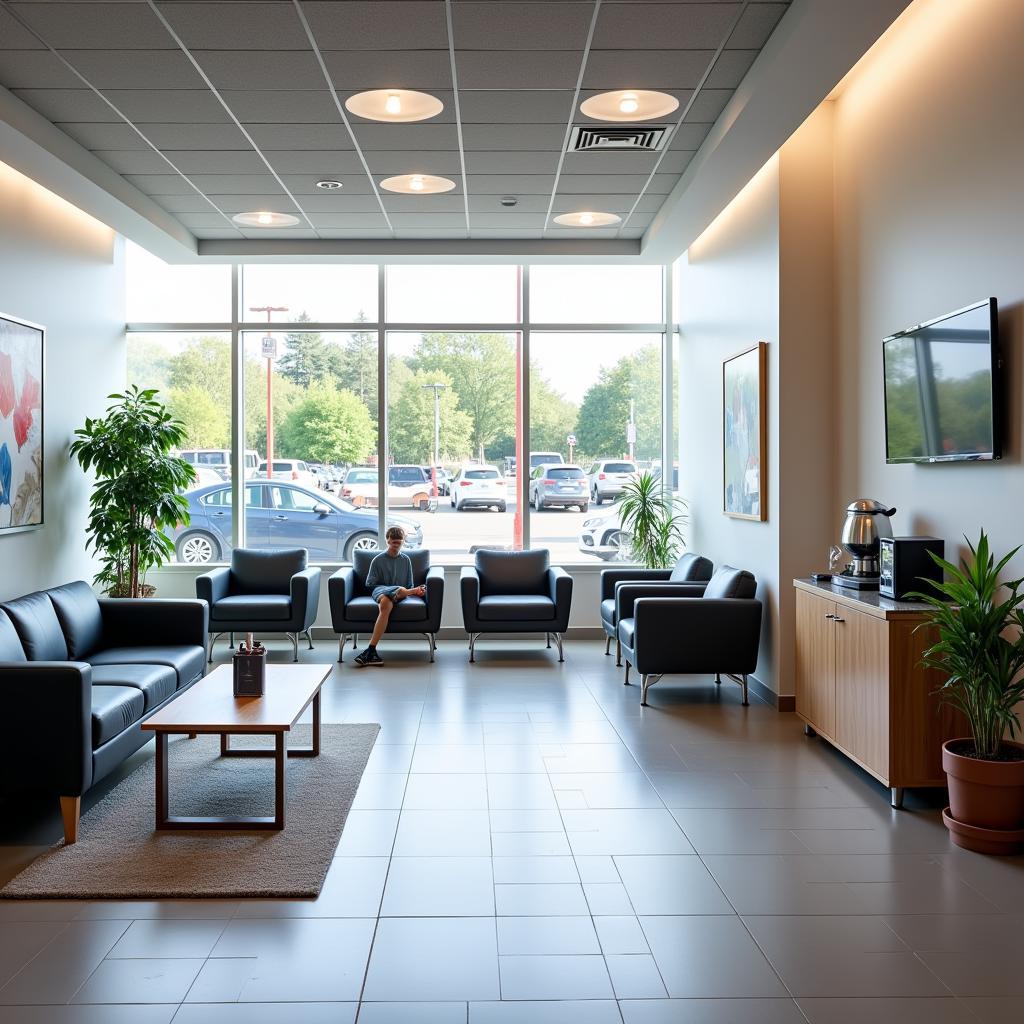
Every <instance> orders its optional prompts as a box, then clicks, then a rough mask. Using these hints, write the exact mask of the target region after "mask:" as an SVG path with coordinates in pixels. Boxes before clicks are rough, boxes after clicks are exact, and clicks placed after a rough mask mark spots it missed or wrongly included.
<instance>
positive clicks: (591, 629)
mask: <svg viewBox="0 0 1024 1024" xmlns="http://www.w3.org/2000/svg"><path fill="white" fill-rule="evenodd" d="M367 625H369V623H368V624H367ZM367 632H369V630H368V629H367ZM312 633H313V638H314V639H315V640H334V641H335V642H337V639H338V634H337V633H335V632H334V630H333V629H329V628H327V627H326V626H314V627H313V629H312ZM496 636H504V637H507V638H508V639H509V640H536V639H537V637H540V638H541V640H543V639H544V636H543V634H541V633H484V640H485V641H486V640H488V639H491V638H493V637H496ZM562 637H563V639H565V640H568V641H570V642H571V641H574V640H576V641H583V640H601V641H602V642H603V641H604V630H603V629H602V628H601V627H600V626H570V627H569V628H568V630H566V632H565V633H563V634H562ZM395 639H400V638H399V637H395ZM409 639H412V640H414V639H416V634H415V633H411V634H409ZM437 639H438V640H462V641H463V642H468V634H467V633H466V631H465V629H463V627H462V626H442V627H441V629H440V630H439V631H438V633H437Z"/></svg>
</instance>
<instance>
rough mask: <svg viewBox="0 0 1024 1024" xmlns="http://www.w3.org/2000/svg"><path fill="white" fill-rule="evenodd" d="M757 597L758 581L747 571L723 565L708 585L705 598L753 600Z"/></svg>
mask: <svg viewBox="0 0 1024 1024" xmlns="http://www.w3.org/2000/svg"><path fill="white" fill-rule="evenodd" d="M756 595H757V580H755V579H754V576H753V574H752V573H749V572H747V570H746V569H734V568H733V567H732V566H731V565H723V566H722V568H721V569H719V570H718V572H716V573H715V575H714V576H712V577H711V580H710V582H709V583H708V586H707V590H705V591H704V596H705V597H707V598H723V597H725V598H728V597H739V598H751V597H755V596H756Z"/></svg>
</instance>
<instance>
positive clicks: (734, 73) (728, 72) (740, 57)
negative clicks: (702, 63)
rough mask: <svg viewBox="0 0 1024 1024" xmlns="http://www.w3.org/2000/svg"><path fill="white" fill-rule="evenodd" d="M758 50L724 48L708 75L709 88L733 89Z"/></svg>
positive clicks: (748, 68)
mask: <svg viewBox="0 0 1024 1024" xmlns="http://www.w3.org/2000/svg"><path fill="white" fill-rule="evenodd" d="M759 52H760V51H759V50H724V51H723V52H722V55H721V56H720V57H719V58H718V61H717V62H716V63H715V67H714V70H712V72H711V74H710V75H708V88H709V89H735V88H736V86H738V85H739V84H740V82H742V81H743V76H744V75H745V74H746V73H747V72H748V71H749V70H750V65H751V64H753V63H754V60H755V58H756V57H757V55H758V53H759Z"/></svg>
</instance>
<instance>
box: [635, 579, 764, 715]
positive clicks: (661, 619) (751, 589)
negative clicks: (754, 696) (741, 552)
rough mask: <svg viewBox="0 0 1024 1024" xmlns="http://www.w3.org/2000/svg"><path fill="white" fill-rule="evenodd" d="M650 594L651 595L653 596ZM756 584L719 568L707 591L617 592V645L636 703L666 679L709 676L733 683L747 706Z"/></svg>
mask: <svg viewBox="0 0 1024 1024" xmlns="http://www.w3.org/2000/svg"><path fill="white" fill-rule="evenodd" d="M652 591H653V592H654V593H653V594H652ZM756 592H757V581H756V580H755V579H754V577H753V576H752V575H751V574H750V573H749V572H747V571H746V570H745V569H733V568H732V567H731V566H728V565H726V566H723V567H722V568H721V569H719V570H718V572H716V573H715V575H714V576H712V578H711V580H710V581H709V582H708V583H707V585H706V587H703V588H702V591H701V588H700V587H694V585H693V584H689V585H687V584H679V585H671V584H668V585H666V584H663V585H661V586H659V587H650V586H647V587H646V588H645V587H644V585H642V584H639V585H635V584H624V585H622V586H620V588H619V589H618V591H617V597H616V600H617V603H618V611H619V624H618V639H619V643H620V644H621V645H622V653H623V654H624V655H625V657H626V678H625V683H626V685H627V686H628V685H629V669H630V666H633V667H634V668H636V670H637V672H639V673H640V677H641V678H640V703H641V704H642V705H644V706H645V707H646V706H647V691H648V690H649V689H650V687H651V686H652V685H653V684H654V683H656V682H657V681H658V680H659V679H660V678H661V677H662V676H663V675H667V674H669V673H680V674H682V673H697V672H701V673H703V672H707V673H711V672H713V673H714V674H715V683H716V684H720V683H721V681H722V674H723V673H725V674H726V675H727V676H729V678H730V679H733V680H735V681H736V682H737V683H739V684H740V686H741V687H742V689H743V704H744V706H746V704H747V703H748V700H747V676H748V675H749V674H750V673H751V672H753V671H754V669H755V668H756V667H757V654H758V648H759V646H760V642H761V602H760V601H759V600H757V598H755V596H754V595H755V593H756Z"/></svg>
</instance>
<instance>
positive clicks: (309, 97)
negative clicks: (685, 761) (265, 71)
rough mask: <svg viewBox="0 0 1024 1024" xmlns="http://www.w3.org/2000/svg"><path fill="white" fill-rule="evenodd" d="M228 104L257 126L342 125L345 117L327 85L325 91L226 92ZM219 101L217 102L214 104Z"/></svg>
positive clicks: (244, 121) (239, 114)
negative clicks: (342, 117) (339, 111)
mask: <svg viewBox="0 0 1024 1024" xmlns="http://www.w3.org/2000/svg"><path fill="white" fill-rule="evenodd" d="M221 96H222V97H223V98H224V102H225V103H226V104H227V105H228V106H229V107H230V108H231V112H232V113H233V114H234V115H235V117H237V118H238V120H239V121H242V122H243V123H247V122H250V121H251V122H253V123H254V124H288V123H292V124H340V123H341V116H340V115H339V114H338V108H337V107H336V106H335V105H334V101H333V100H332V99H331V94H330V93H329V92H328V91H327V88H326V86H325V87H324V88H323V89H310V90H295V91H294V92H290V91H278V90H274V89H260V90H253V91H251V92H245V91H242V90H238V91H235V90H233V89H225V90H222V91H221ZM214 102H216V100H215V101H214Z"/></svg>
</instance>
